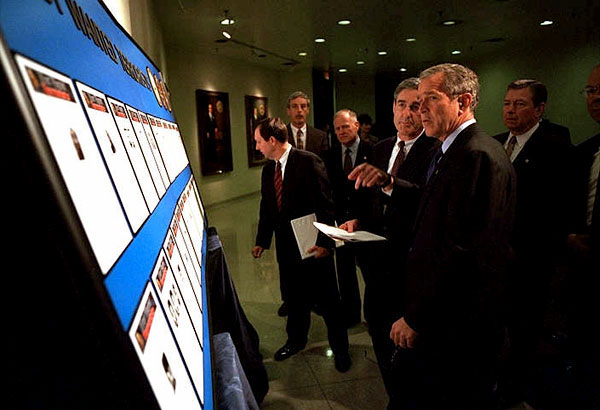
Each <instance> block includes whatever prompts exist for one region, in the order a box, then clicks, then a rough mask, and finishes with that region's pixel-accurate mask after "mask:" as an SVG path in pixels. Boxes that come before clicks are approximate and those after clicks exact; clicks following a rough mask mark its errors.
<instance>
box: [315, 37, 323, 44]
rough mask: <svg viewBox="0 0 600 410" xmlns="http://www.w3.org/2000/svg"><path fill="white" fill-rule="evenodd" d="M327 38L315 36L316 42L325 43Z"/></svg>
mask: <svg viewBox="0 0 600 410" xmlns="http://www.w3.org/2000/svg"><path fill="white" fill-rule="evenodd" d="M324 42H325V39H324V38H322V37H318V38H315V43H324Z"/></svg>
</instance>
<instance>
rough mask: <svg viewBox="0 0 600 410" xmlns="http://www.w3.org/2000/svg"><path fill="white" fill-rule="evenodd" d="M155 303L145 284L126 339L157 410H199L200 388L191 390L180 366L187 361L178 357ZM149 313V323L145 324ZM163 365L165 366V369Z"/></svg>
mask: <svg viewBox="0 0 600 410" xmlns="http://www.w3.org/2000/svg"><path fill="white" fill-rule="evenodd" d="M166 286H168V285H166ZM157 301H158V297H157V296H156V294H155V293H154V290H153V287H152V286H151V285H150V282H148V283H147V285H146V288H145V290H144V293H143V295H142V297H141V299H140V304H139V307H138V310H137V311H136V313H135V315H134V318H133V321H132V327H131V328H130V329H129V339H130V340H131V343H132V344H133V346H134V349H135V351H136V354H137V356H138V358H139V359H140V362H141V363H142V367H143V368H144V372H145V373H146V376H147V377H148V381H149V382H150V386H152V390H153V392H154V395H155V396H156V399H157V400H158V404H159V406H160V408H161V409H201V408H202V403H203V402H204V389H203V386H197V387H194V383H193V382H192V379H190V377H189V375H188V371H187V370H186V364H185V363H184V360H187V359H186V358H182V357H181V355H180V353H179V348H178V346H177V342H176V341H175V339H174V338H173V333H171V330H170V329H169V324H168V322H167V319H166V314H165V312H164V310H163V308H162V306H161V304H160V303H157ZM149 314H151V323H150V324H149V325H148V317H149V316H148V315H149ZM139 329H142V332H143V331H144V329H147V333H146V338H145V340H144V339H143V337H141V339H142V340H144V342H143V343H144V349H143V350H142V348H141V345H140V342H139V341H138V336H137V334H138V333H140V332H139ZM142 336H143V333H142ZM163 357H166V360H165V359H163ZM165 362H166V363H167V364H168V366H167V367H166V368H165ZM189 364H190V363H188V365H189ZM194 364H195V363H194ZM173 380H176V381H177V382H176V388H174V387H173Z"/></svg>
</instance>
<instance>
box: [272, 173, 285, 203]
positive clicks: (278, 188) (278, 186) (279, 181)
mask: <svg viewBox="0 0 600 410" xmlns="http://www.w3.org/2000/svg"><path fill="white" fill-rule="evenodd" d="M276 162H277V165H276V166H275V177H274V179H273V182H274V184H275V197H276V198H277V208H279V210H280V211H281V192H282V190H283V178H282V176H281V163H280V162H279V161H276Z"/></svg>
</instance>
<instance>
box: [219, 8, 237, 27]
mask: <svg viewBox="0 0 600 410" xmlns="http://www.w3.org/2000/svg"><path fill="white" fill-rule="evenodd" d="M223 14H224V18H223V20H221V24H222V25H223V26H230V25H232V24H235V20H234V19H232V18H231V17H230V16H229V10H225V11H223Z"/></svg>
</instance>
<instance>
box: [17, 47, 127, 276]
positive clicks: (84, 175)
mask: <svg viewBox="0 0 600 410" xmlns="http://www.w3.org/2000/svg"><path fill="white" fill-rule="evenodd" d="M15 60H16V62H17V66H18V67H19V72H20V74H21V76H22V78H23V81H24V84H25V86H26V88H27V91H28V94H29V96H30V97H31V101H32V104H33V107H34V109H35V111H36V114H37V116H38V118H39V120H40V123H41V125H42V129H43V132H44V134H45V137H46V138H47V140H48V144H49V146H50V149H51V151H52V154H53V156H54V159H55V161H56V163H57V165H58V168H59V170H60V173H61V175H62V178H63V179H64V181H65V186H66V188H67V190H68V192H69V195H70V196H71V199H72V201H73V204H74V205H75V209H76V210H77V214H78V216H79V218H80V220H81V224H82V226H83V229H84V231H85V234H86V236H87V237H88V239H89V241H90V245H91V247H92V250H93V252H94V255H95V257H96V259H97V261H98V264H99V266H100V269H101V271H102V273H103V274H106V273H107V272H108V271H109V269H110V268H111V267H112V265H113V264H114V263H115V261H116V260H117V258H118V257H119V256H120V255H121V253H122V252H123V250H124V249H125V247H126V246H127V245H128V244H129V242H130V241H131V239H132V234H131V230H130V228H129V224H128V223H127V220H126V216H125V214H124V213H123V211H122V207H121V204H120V202H119V199H118V197H117V193H116V192H115V189H114V188H113V184H112V181H111V179H110V176H109V173H108V171H107V169H106V166H105V163H104V161H103V159H102V155H101V153H100V150H99V149H98V146H97V144H96V139H95V138H94V135H93V133H92V130H91V128H90V126H89V123H88V119H87V117H86V114H85V112H84V108H83V107H84V105H82V104H80V103H79V98H78V96H77V94H76V92H75V89H74V84H73V82H72V80H71V79H70V78H69V77H66V76H64V75H62V74H59V73H58V72H56V71H54V70H52V69H51V68H48V67H45V66H42V65H41V64H38V63H36V62H34V61H33V60H30V59H28V58H25V57H23V56H21V55H16V56H15Z"/></svg>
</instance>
